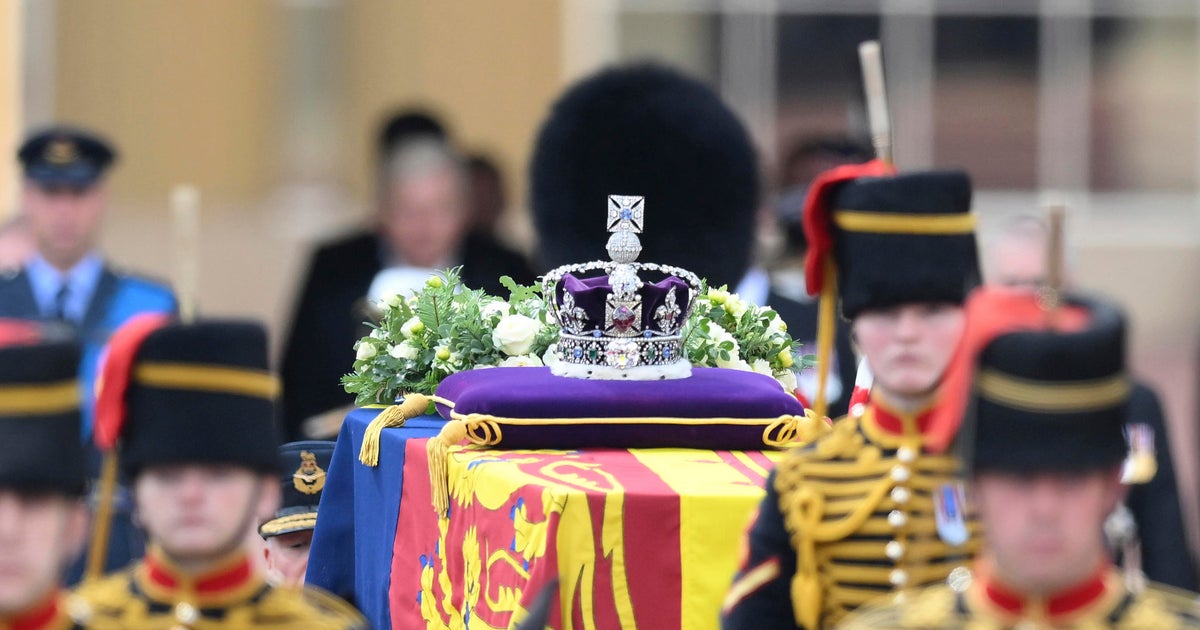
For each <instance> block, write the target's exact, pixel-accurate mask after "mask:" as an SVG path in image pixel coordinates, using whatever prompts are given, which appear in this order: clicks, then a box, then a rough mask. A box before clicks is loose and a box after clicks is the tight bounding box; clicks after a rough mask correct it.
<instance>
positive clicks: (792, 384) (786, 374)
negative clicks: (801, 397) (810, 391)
mask: <svg viewBox="0 0 1200 630" xmlns="http://www.w3.org/2000/svg"><path fill="white" fill-rule="evenodd" d="M775 380H777V381H779V384H780V385H783V391H785V392H787V393H789V394H790V393H792V392H794V391H796V388H797V387H799V386H800V385H799V384H798V383H796V373H795V372H793V371H791V370H785V371H783V372H781V373H780V374H778V375H776V376H775Z"/></svg>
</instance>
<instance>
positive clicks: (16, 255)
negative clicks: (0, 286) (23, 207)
mask: <svg viewBox="0 0 1200 630" xmlns="http://www.w3.org/2000/svg"><path fill="white" fill-rule="evenodd" d="M35 251H37V245H36V244H35V243H34V242H33V235H32V234H30V233H29V226H27V225H25V217H23V216H21V215H17V216H15V217H13V218H12V219H9V220H8V221H7V222H6V223H4V224H0V274H8V273H11V272H12V271H14V270H17V269H20V268H21V267H22V266H23V265H24V264H25V262H26V261H28V260H29V259H30V258H32V257H33V253H34V252H35Z"/></svg>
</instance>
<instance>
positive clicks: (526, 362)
mask: <svg viewBox="0 0 1200 630" xmlns="http://www.w3.org/2000/svg"><path fill="white" fill-rule="evenodd" d="M500 367H542V360H541V359H539V358H537V357H535V356H533V355H532V354H524V355H521V356H519V357H508V358H506V359H504V360H503V361H501V362H500Z"/></svg>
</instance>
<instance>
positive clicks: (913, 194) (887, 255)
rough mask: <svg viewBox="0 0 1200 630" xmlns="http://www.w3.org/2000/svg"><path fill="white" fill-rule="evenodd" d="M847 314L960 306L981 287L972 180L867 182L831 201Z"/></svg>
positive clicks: (937, 176) (936, 177)
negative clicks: (923, 304)
mask: <svg viewBox="0 0 1200 630" xmlns="http://www.w3.org/2000/svg"><path fill="white" fill-rule="evenodd" d="M831 200H832V203H831V204H830V205H831V206H832V208H831V212H832V223H833V238H834V241H835V242H836V245H835V246H834V259H835V260H836V262H837V268H838V290H839V293H840V295H841V305H842V314H843V316H844V317H846V318H847V319H853V318H854V317H855V316H856V315H858V314H859V313H860V312H862V311H863V309H868V308H887V307H889V306H895V305H897V304H903V303H909V302H951V303H955V304H961V303H962V302H963V300H964V299H965V298H966V295H967V292H968V291H970V289H971V288H972V287H974V286H975V285H977V284H978V283H979V262H978V254H977V253H976V247H975V233H974V229H973V220H972V217H971V215H970V210H971V181H970V179H969V178H968V177H967V174H966V173H963V172H961V171H939V172H924V173H909V174H903V175H896V176H886V177H864V178H859V179H855V180H852V181H849V182H847V183H845V184H842V185H841V186H839V187H838V188H837V189H836V190H835V191H834V192H833V195H832V197H831Z"/></svg>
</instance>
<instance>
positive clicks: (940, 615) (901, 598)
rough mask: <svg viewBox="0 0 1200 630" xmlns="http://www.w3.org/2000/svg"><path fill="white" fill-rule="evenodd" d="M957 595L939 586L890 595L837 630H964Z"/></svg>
mask: <svg viewBox="0 0 1200 630" xmlns="http://www.w3.org/2000/svg"><path fill="white" fill-rule="evenodd" d="M957 602H958V594H957V593H955V592H954V591H953V590H952V589H951V588H950V587H949V586H946V585H945V584H938V585H936V586H930V587H928V588H923V589H919V590H915V591H904V592H902V593H899V594H895V595H887V596H885V597H882V598H880V599H878V600H876V601H874V602H872V603H869V604H866V605H864V606H862V607H861V608H859V609H858V610H856V611H854V612H852V613H850V614H849V615H848V616H847V617H846V618H845V619H843V620H842V623H841V624H840V625H838V628H844V629H848V630H868V629H874V628H892V629H895V630H950V629H951V628H962V627H963V622H964V619H963V617H962V615H960V614H959V609H958V603H957Z"/></svg>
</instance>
